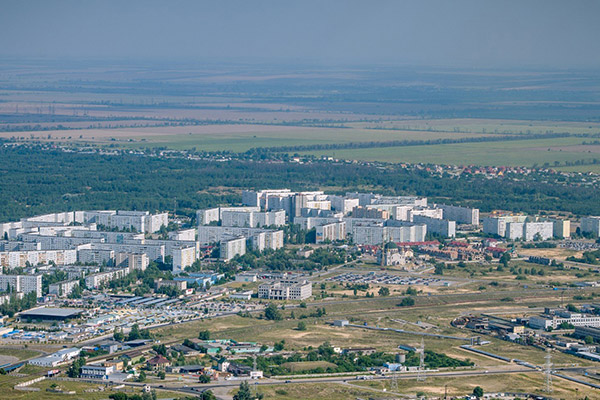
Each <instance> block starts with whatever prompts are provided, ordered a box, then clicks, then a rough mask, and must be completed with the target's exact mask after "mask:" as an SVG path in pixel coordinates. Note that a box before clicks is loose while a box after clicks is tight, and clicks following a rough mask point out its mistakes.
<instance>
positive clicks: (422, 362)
mask: <svg viewBox="0 0 600 400" xmlns="http://www.w3.org/2000/svg"><path fill="white" fill-rule="evenodd" d="M417 351H418V352H419V369H418V371H417V380H418V381H424V380H425V342H424V341H423V338H421V348H420V349H418V350H417Z"/></svg>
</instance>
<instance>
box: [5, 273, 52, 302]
mask: <svg viewBox="0 0 600 400" xmlns="http://www.w3.org/2000/svg"><path fill="white" fill-rule="evenodd" d="M0 290H2V291H4V292H12V293H18V292H22V293H24V294H27V293H31V292H35V294H36V297H42V274H38V275H0Z"/></svg>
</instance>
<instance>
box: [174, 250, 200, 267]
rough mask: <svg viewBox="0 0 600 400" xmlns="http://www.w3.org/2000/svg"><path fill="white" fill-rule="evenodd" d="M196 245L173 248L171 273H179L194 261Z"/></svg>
mask: <svg viewBox="0 0 600 400" xmlns="http://www.w3.org/2000/svg"><path fill="white" fill-rule="evenodd" d="M196 259H197V257H196V247H194V246H189V247H179V248H175V249H173V273H174V274H179V273H181V272H183V271H184V270H185V268H186V267H189V266H191V265H192V264H193V263H194V261H196Z"/></svg>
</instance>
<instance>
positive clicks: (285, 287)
mask: <svg viewBox="0 0 600 400" xmlns="http://www.w3.org/2000/svg"><path fill="white" fill-rule="evenodd" d="M310 296H312V284H311V283H310V282H309V281H307V280H280V281H271V282H266V283H263V284H261V285H259V286H258V297H259V298H261V299H271V300H305V299H308V298H309V297H310Z"/></svg>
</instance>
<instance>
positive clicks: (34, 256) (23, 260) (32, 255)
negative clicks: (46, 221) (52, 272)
mask: <svg viewBox="0 0 600 400" xmlns="http://www.w3.org/2000/svg"><path fill="white" fill-rule="evenodd" d="M50 262H53V263H54V264H56V265H69V264H75V263H76V262H77V250H32V251H3V252H0V266H2V267H9V268H17V267H21V268H25V266H26V265H27V263H29V264H30V265H33V266H35V265H38V264H49V263H50Z"/></svg>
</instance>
